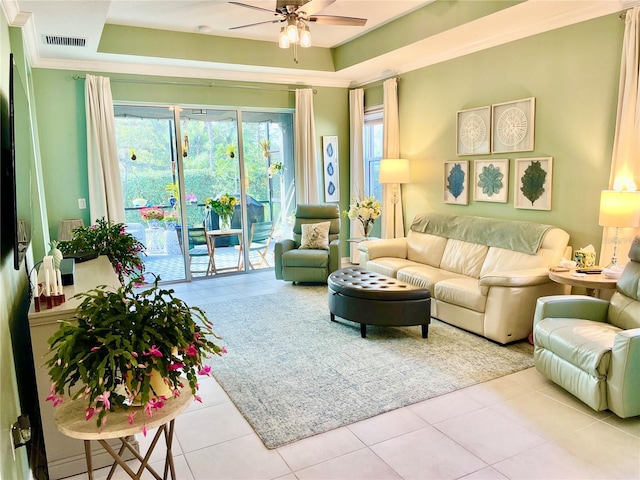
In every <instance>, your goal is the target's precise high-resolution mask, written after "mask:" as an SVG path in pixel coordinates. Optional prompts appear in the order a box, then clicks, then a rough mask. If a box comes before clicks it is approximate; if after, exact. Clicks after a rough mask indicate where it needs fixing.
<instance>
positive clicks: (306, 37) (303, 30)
mask: <svg viewBox="0 0 640 480" xmlns="http://www.w3.org/2000/svg"><path fill="white" fill-rule="evenodd" d="M300 46H301V47H302V48H309V47H310V46H311V31H310V30H309V27H308V26H306V25H304V24H303V25H301V26H300Z"/></svg>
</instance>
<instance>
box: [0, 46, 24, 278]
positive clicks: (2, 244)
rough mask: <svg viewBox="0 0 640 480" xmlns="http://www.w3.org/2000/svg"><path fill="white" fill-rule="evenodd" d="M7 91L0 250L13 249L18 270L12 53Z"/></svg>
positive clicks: (0, 106) (1, 103)
mask: <svg viewBox="0 0 640 480" xmlns="http://www.w3.org/2000/svg"><path fill="white" fill-rule="evenodd" d="M8 74H9V92H8V98H7V96H6V95H5V92H0V143H1V147H2V153H1V157H0V162H1V168H0V174H1V177H0V252H1V255H2V258H3V259H4V258H5V257H6V256H7V255H10V254H11V252H13V266H14V268H15V269H16V270H20V254H19V245H18V206H17V200H16V155H15V127H14V104H13V95H14V91H13V82H14V79H13V54H9V68H8Z"/></svg>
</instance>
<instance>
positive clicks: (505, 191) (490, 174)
mask: <svg viewBox="0 0 640 480" xmlns="http://www.w3.org/2000/svg"><path fill="white" fill-rule="evenodd" d="M473 199H474V200H476V201H479V202H499V203H507V201H508V199H509V159H506V158H505V159H499V160H475V161H474V163H473Z"/></svg>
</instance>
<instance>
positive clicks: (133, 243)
mask: <svg viewBox="0 0 640 480" xmlns="http://www.w3.org/2000/svg"><path fill="white" fill-rule="evenodd" d="M58 248H59V249H60V251H61V252H62V254H63V255H64V256H69V255H74V254H86V253H89V252H95V253H97V254H98V255H106V256H107V257H108V258H109V261H110V262H111V265H113V269H114V270H115V272H116V273H117V274H118V278H119V280H120V283H122V284H124V283H125V279H126V278H127V277H128V278H130V279H136V280H137V281H139V282H143V281H144V275H143V272H144V262H143V261H142V258H141V256H140V255H141V254H143V253H144V250H145V246H144V245H143V244H142V243H140V242H139V241H138V240H137V239H136V237H134V236H133V235H131V234H130V233H127V232H126V230H125V228H124V224H123V223H115V222H111V221H107V220H105V219H104V218H100V219H98V220H96V223H95V224H94V225H90V226H88V227H78V228H75V229H74V230H73V237H72V238H71V240H68V241H64V242H60V243H59V244H58Z"/></svg>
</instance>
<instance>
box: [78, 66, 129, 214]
mask: <svg viewBox="0 0 640 480" xmlns="http://www.w3.org/2000/svg"><path fill="white" fill-rule="evenodd" d="M84 99H85V113H86V117H87V162H88V172H89V208H90V210H89V211H90V214H91V223H93V221H95V220H97V219H99V218H103V217H104V218H105V219H106V220H109V221H112V222H116V223H124V201H123V198H122V184H121V183H120V166H119V162H118V150H117V148H116V129H115V119H114V114H113V98H112V96H111V82H110V80H109V78H108V77H97V76H94V75H87V77H86V80H85V87H84Z"/></svg>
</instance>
